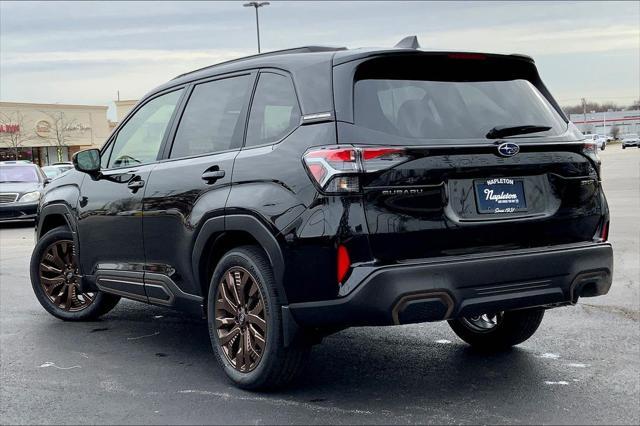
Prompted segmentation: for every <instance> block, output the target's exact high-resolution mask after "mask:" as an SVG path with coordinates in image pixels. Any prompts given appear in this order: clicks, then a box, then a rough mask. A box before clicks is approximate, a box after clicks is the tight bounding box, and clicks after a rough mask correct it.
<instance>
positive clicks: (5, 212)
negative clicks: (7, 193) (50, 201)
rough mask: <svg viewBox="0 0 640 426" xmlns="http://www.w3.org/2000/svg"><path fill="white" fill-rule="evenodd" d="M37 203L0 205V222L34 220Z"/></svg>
mask: <svg viewBox="0 0 640 426" xmlns="http://www.w3.org/2000/svg"><path fill="white" fill-rule="evenodd" d="M37 210H38V203H37V202H35V203H8V204H0V222H13V221H21V220H35V218H36V211H37Z"/></svg>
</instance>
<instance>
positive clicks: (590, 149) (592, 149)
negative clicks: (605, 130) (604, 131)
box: [582, 142, 598, 155]
mask: <svg viewBox="0 0 640 426" xmlns="http://www.w3.org/2000/svg"><path fill="white" fill-rule="evenodd" d="M582 152H584V153H585V154H596V155H597V154H598V144H597V143H595V142H585V143H584V144H582Z"/></svg>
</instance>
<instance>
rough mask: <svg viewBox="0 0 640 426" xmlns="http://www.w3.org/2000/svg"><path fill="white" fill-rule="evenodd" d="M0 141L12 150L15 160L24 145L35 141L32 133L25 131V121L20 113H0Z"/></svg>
mask: <svg viewBox="0 0 640 426" xmlns="http://www.w3.org/2000/svg"><path fill="white" fill-rule="evenodd" d="M0 126H2V129H1V131H0V141H1V142H2V143H3V144H5V145H8V146H9V148H11V149H12V150H13V154H14V157H15V159H16V160H17V159H18V156H19V151H20V148H21V147H22V146H24V144H25V143H26V142H28V141H30V140H33V139H35V135H34V134H33V132H30V131H28V130H27V128H28V127H27V120H26V118H25V116H24V115H23V114H22V113H21V112H20V111H14V112H13V113H9V114H5V113H0Z"/></svg>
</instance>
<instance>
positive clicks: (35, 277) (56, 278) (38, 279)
mask: <svg viewBox="0 0 640 426" xmlns="http://www.w3.org/2000/svg"><path fill="white" fill-rule="evenodd" d="M65 249H66V250H65ZM69 250H71V251H69ZM73 250H74V248H73V235H72V234H71V232H70V231H69V229H67V228H65V227H58V228H55V229H52V230H51V231H49V232H47V233H46V234H45V235H44V236H43V237H42V238H41V239H40V240H39V241H38V243H37V244H36V246H35V248H34V249H33V254H32V255H31V266H30V272H31V286H32V287H33V292H34V293H35V295H36V298H37V299H38V301H39V302H40V304H41V305H42V307H43V308H44V309H46V310H47V312H49V313H50V314H51V315H53V316H54V317H56V318H60V319H62V320H65V321H90V320H95V319H97V318H98V317H100V316H102V315H104V314H106V313H107V312H109V311H111V310H112V309H113V308H114V307H115V306H116V305H117V304H118V301H119V300H120V297H119V296H114V295H111V294H107V293H103V292H100V291H94V292H87V293H79V292H78V277H77V275H76V274H77V271H78V270H77V265H75V258H74V256H73ZM55 255H58V257H56V256H55ZM62 265H64V266H62ZM67 265H68V266H67ZM57 270H60V271H62V273H58V272H57ZM65 271H67V272H66V273H65ZM45 287H46V289H45ZM47 290H49V291H50V292H51V296H49V294H48V293H47ZM56 300H58V302H56Z"/></svg>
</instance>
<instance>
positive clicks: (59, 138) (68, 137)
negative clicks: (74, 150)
mask: <svg viewBox="0 0 640 426" xmlns="http://www.w3.org/2000/svg"><path fill="white" fill-rule="evenodd" d="M43 113H44V114H45V115H47V116H48V117H49V118H50V120H51V128H50V129H49V137H48V139H49V140H50V141H51V143H52V144H53V145H54V146H55V147H56V156H57V157H58V162H61V161H62V159H63V155H62V153H63V152H64V151H63V148H64V147H67V146H69V143H70V142H71V141H72V140H74V139H75V138H76V136H77V134H76V133H75V130H78V129H79V128H80V127H81V126H80V125H79V124H78V122H77V120H75V119H70V118H68V117H67V116H66V114H65V113H64V112H62V111H57V112H45V111H43Z"/></svg>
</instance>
